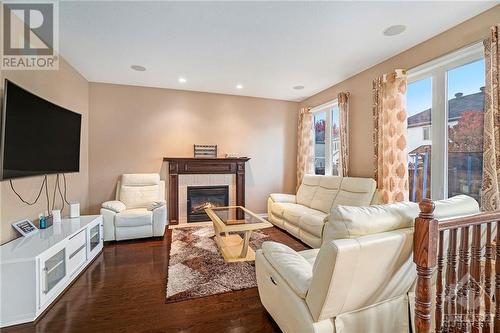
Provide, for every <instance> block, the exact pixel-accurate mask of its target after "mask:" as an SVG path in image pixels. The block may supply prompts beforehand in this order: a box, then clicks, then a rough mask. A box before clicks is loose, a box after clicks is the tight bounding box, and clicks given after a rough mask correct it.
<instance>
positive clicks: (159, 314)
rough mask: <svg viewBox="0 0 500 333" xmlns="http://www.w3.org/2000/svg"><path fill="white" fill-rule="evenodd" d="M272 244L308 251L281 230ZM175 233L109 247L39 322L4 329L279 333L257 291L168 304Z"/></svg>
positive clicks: (275, 231) (7, 332)
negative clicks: (170, 264)
mask: <svg viewBox="0 0 500 333" xmlns="http://www.w3.org/2000/svg"><path fill="white" fill-rule="evenodd" d="M266 233H269V234H270V235H271V236H272V238H273V239H274V240H277V241H279V242H281V243H285V244H287V245H289V246H290V247H292V248H294V249H295V250H303V249H305V248H306V246H305V245H303V244H302V243H301V242H299V241H298V240H296V239H295V238H293V237H291V236H289V235H288V234H286V233H285V232H283V231H281V230H279V229H277V228H269V229H267V230H266ZM170 239H171V230H168V231H167V233H166V235H165V237H164V239H162V240H139V241H126V242H113V243H110V244H106V245H105V247H104V250H103V253H102V254H100V255H99V256H98V257H97V259H96V260H95V261H94V262H93V263H92V264H91V265H90V266H89V267H88V268H87V270H85V271H84V272H83V273H82V274H81V276H80V277H79V278H78V279H77V280H76V281H75V283H74V284H73V285H72V286H71V287H70V288H69V289H68V290H67V291H66V292H65V293H64V294H63V295H62V297H61V298H60V299H59V300H58V301H57V302H56V303H55V304H54V305H53V306H52V308H50V309H49V310H48V311H47V313H46V314H45V315H43V316H42V317H41V318H40V319H39V320H38V321H37V322H36V323H31V324H23V325H17V326H12V327H8V328H4V329H1V330H0V331H1V332H4V333H14V332H15V333H19V332H37V333H41V332H44V333H45V332H50V333H65V332H183V333H187V332H209V333H220V332H231V333H240V332H280V330H279V328H278V326H277V325H276V324H275V323H274V321H273V320H272V319H271V317H270V316H269V315H268V314H267V312H266V310H265V309H264V307H263V306H262V304H261V303H260V300H259V294H258V292H257V288H252V289H247V290H243V291H237V292H231V293H226V294H222V295H215V296H210V297H205V298H199V299H194V300H188V301H183V302H177V303H171V304H166V303H165V290H166V283H167V281H166V275H167V271H168V259H169V258H168V253H169V248H170Z"/></svg>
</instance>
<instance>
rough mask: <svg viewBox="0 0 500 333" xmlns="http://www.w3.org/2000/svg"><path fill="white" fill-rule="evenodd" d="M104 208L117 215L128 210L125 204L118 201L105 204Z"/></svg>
mask: <svg viewBox="0 0 500 333" xmlns="http://www.w3.org/2000/svg"><path fill="white" fill-rule="evenodd" d="M102 208H105V209H107V210H110V211H112V212H115V213H120V212H122V211H124V210H125V209H127V207H126V206H125V204H124V203H123V202H121V201H118V200H113V201H106V202H103V204H102Z"/></svg>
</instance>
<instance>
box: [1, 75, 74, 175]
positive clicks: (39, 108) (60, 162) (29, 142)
mask: <svg viewBox="0 0 500 333" xmlns="http://www.w3.org/2000/svg"><path fill="white" fill-rule="evenodd" d="M3 97H4V100H3V106H4V107H3V109H2V117H1V127H0V154H1V155H0V166H1V168H0V172H1V173H2V174H1V175H0V179H12V178H18V177H27V176H35V175H45V174H53V173H66V172H78V171H79V169H80V131H81V120H82V116H81V115H80V114H78V113H75V112H72V111H69V110H67V109H65V108H62V107H60V106H58V105H55V104H54V103H51V102H49V101H47V100H45V99H43V98H41V97H38V96H36V95H34V94H32V93H30V92H29V91H27V90H25V89H23V88H21V87H19V86H18V85H16V84H14V83H12V82H10V81H9V80H5V86H4V96H3Z"/></svg>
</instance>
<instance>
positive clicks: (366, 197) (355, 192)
mask: <svg viewBox="0 0 500 333" xmlns="http://www.w3.org/2000/svg"><path fill="white" fill-rule="evenodd" d="M376 188H377V183H376V182H375V180H373V179H371V178H356V177H344V178H343V179H342V184H341V185H340V190H339V193H338V194H337V196H336V198H335V200H334V201H333V207H337V206H341V205H347V206H369V205H370V203H371V201H372V199H373V195H374V193H375V189H376Z"/></svg>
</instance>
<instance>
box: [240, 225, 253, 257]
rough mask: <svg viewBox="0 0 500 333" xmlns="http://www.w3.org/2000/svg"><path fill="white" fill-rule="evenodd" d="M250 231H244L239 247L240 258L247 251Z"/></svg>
mask: <svg viewBox="0 0 500 333" xmlns="http://www.w3.org/2000/svg"><path fill="white" fill-rule="evenodd" d="M251 234H252V232H251V231H245V238H243V247H242V248H241V255H240V257H241V258H245V257H246V256H247V253H248V244H249V243H250V236H251Z"/></svg>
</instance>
